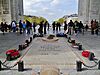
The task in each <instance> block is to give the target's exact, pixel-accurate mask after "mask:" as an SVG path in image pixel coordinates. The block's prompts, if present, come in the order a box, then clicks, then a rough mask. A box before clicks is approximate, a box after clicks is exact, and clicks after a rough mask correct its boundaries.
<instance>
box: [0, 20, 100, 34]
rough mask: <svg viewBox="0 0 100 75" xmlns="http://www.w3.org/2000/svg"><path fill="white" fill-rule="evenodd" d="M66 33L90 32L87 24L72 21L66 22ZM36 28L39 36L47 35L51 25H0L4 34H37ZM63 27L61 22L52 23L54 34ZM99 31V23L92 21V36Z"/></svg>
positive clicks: (14, 22)
mask: <svg viewBox="0 0 100 75" xmlns="http://www.w3.org/2000/svg"><path fill="white" fill-rule="evenodd" d="M63 25H64V29H63V30H64V33H66V34H69V35H72V34H75V35H77V34H79V33H83V34H84V30H86V31H87V30H88V29H89V26H88V25H87V24H86V25H85V26H84V25H83V23H82V21H80V22H78V21H75V22H73V21H72V20H70V22H69V23H67V22H66V21H64V23H63ZM36 26H39V28H38V33H39V34H47V30H48V31H49V27H50V24H49V22H48V21H41V22H40V24H37V23H36V22H33V23H31V22H29V21H28V20H26V21H22V20H20V21H19V23H16V21H12V22H11V24H10V25H8V24H7V23H6V22H5V23H3V22H1V24H0V30H1V31H2V32H3V34H4V33H5V32H19V33H20V34H23V33H27V34H30V33H31V32H32V30H33V32H36ZM61 26H62V24H61V23H60V22H55V21H54V22H53V23H52V30H53V33H55V32H56V33H58V32H60V31H61ZM98 31H99V25H98V21H96V20H95V21H93V20H92V21H91V34H92V35H93V34H94V33H95V34H97V35H98Z"/></svg>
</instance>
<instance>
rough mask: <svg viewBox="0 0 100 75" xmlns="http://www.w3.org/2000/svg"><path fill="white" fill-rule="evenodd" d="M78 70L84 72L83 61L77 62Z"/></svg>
mask: <svg viewBox="0 0 100 75" xmlns="http://www.w3.org/2000/svg"><path fill="white" fill-rule="evenodd" d="M76 69H77V71H82V62H81V61H76Z"/></svg>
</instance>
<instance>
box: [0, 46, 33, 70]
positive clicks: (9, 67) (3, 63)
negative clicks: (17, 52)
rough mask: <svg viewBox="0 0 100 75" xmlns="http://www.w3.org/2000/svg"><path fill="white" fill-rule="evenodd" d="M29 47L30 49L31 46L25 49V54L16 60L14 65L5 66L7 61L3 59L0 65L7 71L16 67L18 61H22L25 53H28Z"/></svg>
mask: <svg viewBox="0 0 100 75" xmlns="http://www.w3.org/2000/svg"><path fill="white" fill-rule="evenodd" d="M31 47H32V45H31V46H29V47H28V48H27V49H26V51H25V53H24V54H23V55H22V56H21V57H20V58H19V60H18V61H17V62H15V64H14V65H12V66H7V65H5V63H6V62H7V59H5V60H4V62H1V64H2V65H3V66H4V67H5V68H7V69H11V68H13V67H15V66H17V64H18V62H20V61H21V60H22V58H23V57H24V56H25V55H26V53H27V52H28V51H29V49H30V48H31Z"/></svg>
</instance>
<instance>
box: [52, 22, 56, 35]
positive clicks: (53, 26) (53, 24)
mask: <svg viewBox="0 0 100 75" xmlns="http://www.w3.org/2000/svg"><path fill="white" fill-rule="evenodd" d="M55 25H56V23H55V21H54V22H53V23H52V28H53V33H55Z"/></svg>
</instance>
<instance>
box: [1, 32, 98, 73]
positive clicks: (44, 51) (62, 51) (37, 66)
mask: <svg viewBox="0 0 100 75" xmlns="http://www.w3.org/2000/svg"><path fill="white" fill-rule="evenodd" d="M8 35H10V36H12V37H14V36H15V35H16V34H12V33H11V34H8ZM6 36H7V35H5V37H6ZM5 37H4V36H2V35H1V36H0V39H1V41H0V42H2V43H3V42H6V41H7V42H8V43H10V44H11V45H10V46H9V45H8V44H6V43H5V44H6V45H7V48H10V47H11V48H13V47H17V45H18V44H19V43H22V42H21V41H20V40H22V39H21V38H23V35H22V37H21V36H20V39H17V38H16V39H17V41H16V40H14V39H15V38H13V39H11V37H10V38H9V39H7V40H5V39H6V38H7V37H6V38H5ZM17 37H18V36H17ZM71 37H72V38H73V39H75V40H76V41H77V42H80V43H82V45H83V47H84V48H85V49H88V50H90V51H92V52H94V53H95V56H96V57H97V58H98V59H99V57H100V55H99V54H100V51H99V49H100V47H99V44H100V42H99V41H100V36H96V35H90V32H86V34H85V35H84V36H83V35H82V34H79V35H78V36H77V37H76V36H74V35H73V36H71ZM2 39H4V40H3V41H2ZM10 39H11V40H13V41H15V42H14V43H12V42H11V40H10ZM9 40H10V41H9ZM18 40H19V41H18ZM5 44H4V45H5ZM31 45H32V46H31V48H30V49H29V51H28V53H27V54H26V55H25V57H24V58H23V61H24V67H25V71H23V72H18V70H17V69H18V68H17V66H16V67H14V68H13V69H12V70H2V71H0V75H6V74H8V75H35V74H36V75H39V72H40V71H41V68H42V67H43V66H48V65H50V66H54V67H57V68H59V69H60V72H62V74H61V75H100V71H99V70H98V67H94V68H93V69H87V68H86V67H84V66H83V68H84V70H83V71H81V72H77V71H76V60H80V58H81V59H82V60H83V61H84V62H85V63H86V64H87V65H92V64H94V63H93V62H90V61H89V60H88V59H87V58H84V57H82V56H81V52H82V51H79V50H78V49H75V48H72V47H71V44H69V43H68V42H67V39H66V38H59V40H58V41H57V42H53V43H52V42H45V41H43V40H42V38H35V39H34V40H33V42H32V44H31ZM0 47H2V49H3V50H5V49H7V48H5V47H4V48H3V44H0ZM23 53H24V52H23ZM0 56H3V54H2V53H1V54H0Z"/></svg>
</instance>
